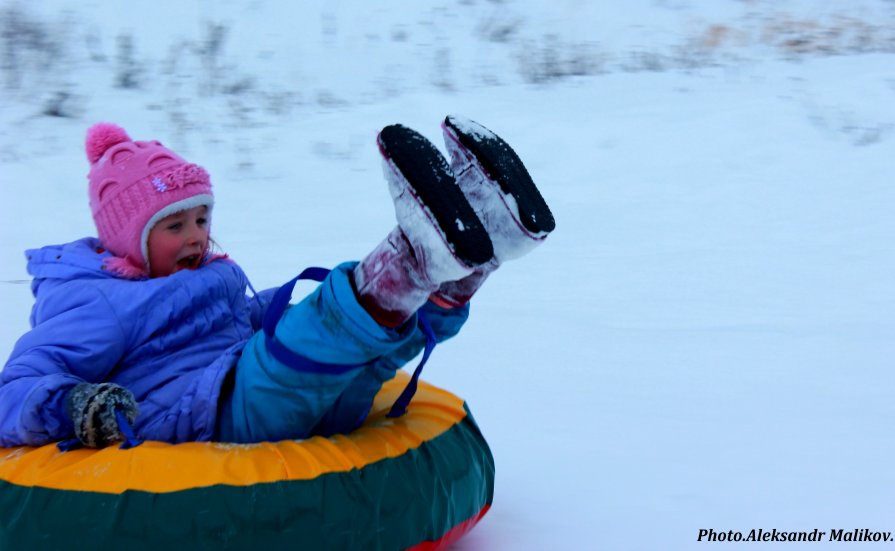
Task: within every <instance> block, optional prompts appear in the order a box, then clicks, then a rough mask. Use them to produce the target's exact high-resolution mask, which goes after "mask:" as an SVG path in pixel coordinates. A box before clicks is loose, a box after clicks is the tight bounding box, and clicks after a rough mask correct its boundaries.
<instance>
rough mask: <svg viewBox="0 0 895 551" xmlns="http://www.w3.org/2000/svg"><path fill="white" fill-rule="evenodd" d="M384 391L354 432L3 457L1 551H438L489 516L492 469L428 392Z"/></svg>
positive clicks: (481, 443) (477, 436)
mask: <svg viewBox="0 0 895 551" xmlns="http://www.w3.org/2000/svg"><path fill="white" fill-rule="evenodd" d="M407 379H408V376H407V374H405V373H404V372H399V374H398V377H396V378H395V379H393V380H392V381H390V382H389V383H387V384H386V385H385V386H384V387H383V388H382V390H381V391H380V392H379V394H378V395H377V397H376V401H375V402H374V405H373V409H372V411H371V414H370V416H369V418H368V419H367V421H365V422H364V424H363V425H362V426H361V427H360V428H359V429H358V430H356V431H354V432H352V433H351V434H348V435H336V436H333V437H329V438H323V437H314V438H310V439H307V440H295V441H292V440H289V441H282V442H277V443H261V444H224V443H214V442H201V443H200V442H190V443H184V444H176V445H172V444H166V443H161V442H145V443H144V444H142V445H141V446H138V447H136V448H132V449H129V450H121V449H118V448H117V447H110V448H106V449H102V450H87V449H81V450H74V451H69V452H64V453H63V452H60V451H59V450H58V449H57V447H56V446H55V445H47V446H43V447H40V448H27V447H23V448H0V549H91V550H94V549H153V550H154V549H159V548H161V549H164V550H165V551H169V550H171V549H180V548H183V549H249V548H253V549H254V548H261V549H286V548H288V549H408V548H410V549H441V548H444V547H447V546H448V545H450V544H451V543H452V542H454V541H456V540H457V539H458V538H459V537H461V536H462V535H463V534H465V533H466V532H467V531H469V530H470V529H471V528H472V527H473V526H474V525H475V524H476V522H478V520H479V519H480V518H481V517H482V516H483V515H484V514H485V513H486V512H487V510H488V508H489V506H490V504H491V500H492V497H493V493H494V460H493V458H492V456H491V451H490V450H489V448H488V445H487V443H486V442H485V440H484V438H483V437H482V434H481V432H480V431H479V429H478V427H477V425H476V423H475V421H474V420H473V418H472V415H471V414H470V412H469V410H468V408H467V407H466V404H465V403H464V402H463V401H462V400H460V399H459V398H457V397H456V396H454V395H452V394H450V393H449V392H447V391H444V390H441V389H439V388H437V387H434V386H432V385H428V384H426V383H423V382H420V386H419V390H418V392H417V394H416V396H415V397H414V399H413V402H412V403H411V405H410V408H409V409H408V411H407V413H406V414H405V415H404V416H403V417H399V418H395V419H390V418H386V416H385V414H386V412H387V411H388V409H389V407H390V406H391V404H392V403H393V402H394V401H395V399H396V397H397V396H398V395H399V394H400V392H401V390H402V389H403V388H404V386H405V385H406V383H407Z"/></svg>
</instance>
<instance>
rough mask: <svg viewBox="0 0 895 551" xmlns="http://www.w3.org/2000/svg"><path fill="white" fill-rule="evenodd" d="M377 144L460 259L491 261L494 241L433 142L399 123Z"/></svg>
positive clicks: (473, 262)
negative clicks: (428, 212)
mask: <svg viewBox="0 0 895 551" xmlns="http://www.w3.org/2000/svg"><path fill="white" fill-rule="evenodd" d="M377 142H378V144H379V150H380V152H381V153H382V155H383V156H384V157H385V158H386V159H388V160H390V161H392V162H393V163H394V164H395V166H396V167H397V168H398V170H400V171H401V174H402V175H403V176H404V179H405V180H407V183H408V184H409V185H410V187H411V188H412V189H413V192H414V194H415V195H416V196H417V198H418V199H419V201H420V202H421V203H423V204H424V205H425V206H426V207H427V208H428V209H429V211H430V212H431V213H432V216H434V217H435V222H436V223H437V224H438V227H439V228H441V231H442V233H443V234H444V236H445V238H446V239H447V242H448V243H450V244H451V246H452V247H453V248H454V254H455V255H456V256H457V258H459V259H460V260H462V261H463V262H465V263H466V264H467V265H469V266H478V265H480V264H484V263H485V262H488V261H489V260H491V258H492V257H493V256H494V247H493V246H492V244H491V238H490V237H488V232H487V231H485V227H484V226H483V225H482V221H481V220H479V217H478V215H476V213H475V211H474V210H473V209H472V206H470V204H469V202H468V201H467V200H466V197H465V196H464V195H463V192H462V191H461V190H460V186H458V185H457V182H456V180H454V175H453V174H452V173H451V167H450V165H449V164H448V162H447V160H445V158H444V156H443V155H442V154H441V153H440V152H439V151H438V149H437V148H436V147H435V146H434V145H433V144H432V142H430V141H429V140H427V139H426V138H425V137H424V136H422V135H421V134H419V133H418V132H416V131H415V130H413V129H410V128H407V127H406V126H403V125H400V124H393V125H389V126H386V127H385V128H383V129H382V131H381V132H380V133H379V138H378V139H377Z"/></svg>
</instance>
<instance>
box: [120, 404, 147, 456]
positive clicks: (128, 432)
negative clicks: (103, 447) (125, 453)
mask: <svg viewBox="0 0 895 551" xmlns="http://www.w3.org/2000/svg"><path fill="white" fill-rule="evenodd" d="M115 419H117V420H118V430H119V431H121V434H123V435H124V442H122V443H121V445H120V446H118V449H119V450H129V449H131V448H136V447H137V446H139V445H140V444H142V443H143V439H142V438H137V436H136V435H135V434H134V429H132V428H131V424H130V422H128V420H127V416H126V415H125V414H124V412H123V411H121V410H120V409H116V410H115Z"/></svg>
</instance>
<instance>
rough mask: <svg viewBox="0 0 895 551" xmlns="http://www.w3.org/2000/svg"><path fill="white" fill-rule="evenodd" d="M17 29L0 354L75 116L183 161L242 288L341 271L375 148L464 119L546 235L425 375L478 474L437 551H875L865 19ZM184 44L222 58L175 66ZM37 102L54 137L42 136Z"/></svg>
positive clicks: (881, 248) (590, 16)
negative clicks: (828, 538)
mask: <svg viewBox="0 0 895 551" xmlns="http://www.w3.org/2000/svg"><path fill="white" fill-rule="evenodd" d="M36 4H37V6H35V7H31V8H28V9H25V8H24V7H23V6H24V5H18V4H14V3H10V2H3V3H2V4H0V5H2V6H3V9H4V10H6V11H2V10H0V16H3V17H5V18H6V21H5V23H4V24H7V25H8V23H9V18H10V17H11V16H10V14H11V13H14V12H13V11H10V10H11V9H12V8H16V10H18V11H16V12H15V13H19V14H20V15H21V14H22V13H25V14H27V15H28V16H29V17H30V18H31V19H30V21H31V23H32V24H33V26H34V25H37V23H38V22H39V23H40V24H42V25H45V28H49V29H61V28H64V29H66V31H65V32H66V33H69V34H67V35H65V36H66V40H67V41H68V42H66V44H68V45H69V46H70V47H69V48H67V49H66V50H65V52H57V53H58V57H59V58H60V59H63V61H64V62H59V63H57V65H56V66H54V67H53V68H52V69H51V70H42V69H41V68H40V67H41V65H40V64H39V63H38V60H37V58H36V57H35V56H38V57H39V54H40V48H38V47H35V48H33V50H34V51H31V52H30V54H29V56H30V57H28V56H25V57H24V58H23V59H26V60H28V63H24V62H23V64H22V65H21V68H22V71H21V74H20V77H21V78H19V80H18V82H17V84H16V87H14V88H13V87H8V88H6V89H4V91H3V92H2V94H3V100H2V102H0V197H2V201H0V236H2V239H0V304H3V305H4V308H3V311H4V315H3V317H2V320H0V352H2V354H4V355H5V354H7V353H8V351H9V350H10V349H11V347H12V345H13V343H14V342H15V340H16V339H17V338H18V336H19V335H20V334H21V333H23V332H24V331H25V330H26V329H27V317H28V312H29V308H30V304H31V297H30V293H29V290H28V285H27V280H28V276H27V274H26V273H25V270H24V258H23V256H22V250H23V249H25V248H28V247H33V246H39V245H42V244H46V243H59V242H64V241H69V240H72V239H75V238H78V237H82V236H85V235H89V234H91V233H92V232H93V226H92V221H91V219H90V213H89V209H88V207H87V200H86V179H85V177H84V176H85V175H86V172H87V162H86V159H85V157H84V153H83V135H84V131H85V129H86V127H87V126H88V125H89V124H90V123H92V122H95V121H98V120H111V121H114V122H117V123H119V124H121V125H122V126H124V127H125V128H126V129H127V130H128V132H129V133H130V134H131V135H132V136H134V137H136V138H157V139H160V140H162V141H163V142H165V143H166V144H168V145H170V146H172V147H174V148H175V149H177V150H178V151H179V152H181V153H182V154H183V155H184V156H185V157H187V158H188V159H190V160H191V161H194V162H197V163H200V164H202V165H204V166H205V167H206V168H207V169H209V171H210V172H211V174H212V177H213V180H214V183H215V186H216V188H215V190H216V194H217V197H218V206H217V207H216V209H215V219H214V234H215V238H216V240H217V241H218V242H219V243H220V244H221V245H222V247H223V248H224V249H225V250H226V251H227V252H229V253H230V254H231V256H232V257H233V258H234V259H236V260H237V261H238V262H239V263H240V264H241V265H242V266H243V267H244V268H245V269H246V272H247V273H248V274H249V276H250V277H251V278H252V280H253V283H254V284H255V286H256V287H258V288H261V287H269V286H274V285H278V284H280V283H282V282H284V281H285V280H287V279H289V278H290V277H292V275H294V274H295V273H296V271H297V270H299V269H301V268H302V267H304V266H307V265H322V266H331V265H334V264H336V263H337V262H339V261H341V260H344V259H350V258H358V257H360V256H363V255H364V254H365V253H366V252H367V251H368V250H369V249H370V248H371V247H373V246H374V245H375V244H376V243H377V242H378V241H379V240H380V239H381V238H382V237H383V236H384V235H385V234H386V233H387V231H388V230H389V229H390V228H391V227H392V225H393V224H394V220H393V213H392V210H391V208H392V207H391V202H390V200H389V197H388V192H387V189H386V186H385V183H384V181H383V179H382V177H381V171H380V165H379V160H378V156H377V152H376V148H375V146H374V140H375V135H376V132H377V130H378V129H379V128H380V127H382V126H383V125H385V124H389V123H393V122H402V123H404V124H407V125H409V126H411V127H414V128H416V129H417V130H419V131H420V132H422V133H423V134H425V135H427V136H428V137H430V138H431V139H432V140H433V141H434V142H435V143H441V142H440V140H441V138H440V131H439V127H438V125H439V122H440V120H441V118H442V117H443V116H444V115H445V114H448V113H459V114H463V115H465V116H468V117H470V118H473V119H476V120H479V121H480V122H482V123H484V124H485V125H487V126H489V127H490V128H492V129H493V130H495V131H497V132H498V133H499V134H501V135H502V136H503V137H504V138H506V139H507V141H509V142H510V143H511V144H512V145H513V146H514V147H515V148H516V150H517V152H518V153H519V154H520V156H521V157H522V158H523V159H524V160H525V162H526V164H527V166H528V168H529V170H530V172H531V173H532V175H533V176H534V178H535V180H536V182H537V183H538V184H539V186H540V187H541V190H542V192H543V195H544V196H545V198H546V199H547V200H548V202H549V203H550V205H551V207H552V209H553V212H554V214H555V217H556V221H557V229H556V232H555V234H554V235H552V236H551V237H550V238H549V239H548V240H547V242H546V244H545V245H544V246H543V247H541V248H540V249H538V250H536V251H535V252H534V253H532V254H531V255H530V256H529V257H526V258H524V259H522V260H519V261H516V262H514V263H512V264H508V265H506V266H505V267H504V268H502V269H501V270H500V271H499V272H498V273H496V274H495V275H494V276H493V277H492V278H491V279H490V280H489V282H488V283H487V285H486V287H484V288H483V289H482V291H481V292H480V293H479V295H478V296H477V297H476V300H475V302H474V305H473V315H472V317H471V318H470V321H469V323H468V325H467V326H466V328H465V329H464V331H463V332H462V333H461V335H460V336H458V337H457V338H456V339H455V340H454V341H452V342H450V343H447V344H445V345H444V346H442V347H440V348H439V349H437V350H436V353H435V355H433V358H432V360H431V361H430V363H429V364H428V366H427V368H426V372H425V374H424V378H426V379H427V380H429V381H431V382H433V383H435V384H438V385H441V386H444V387H446V388H449V389H451V390H452V391H454V392H455V393H457V394H458V395H460V396H462V397H464V398H465V399H466V400H467V401H468V403H469V404H470V407H471V409H472V411H473V413H474V414H475V416H476V419H477V420H478V422H479V424H480V425H481V427H482V430H483V432H484V433H485V435H486V437H487V438H488V439H489V442H490V443H491V446H492V450H493V452H494V456H495V460H496V465H497V485H496V494H495V500H494V506H493V509H492V510H491V512H490V513H489V514H488V515H487V516H486V517H485V519H484V520H483V521H482V523H481V524H480V525H479V526H478V527H477V528H476V529H475V530H474V531H473V532H472V533H470V534H469V535H468V536H467V537H466V538H465V539H463V540H462V541H461V542H460V543H459V544H458V545H457V548H458V549H469V550H473V549H474V550H485V549H487V550H492V549H493V550H520V549H522V550H528V549H530V550H540V549H555V548H559V549H563V548H573V549H611V550H616V549H644V550H654V549H694V548H699V547H710V548H711V547H720V546H722V545H724V544H721V543H714V544H713V543H706V542H702V543H698V542H697V535H698V532H699V530H700V529H702V528H713V529H715V530H716V531H719V532H720V531H724V532H726V531H727V530H739V531H743V532H744V533H748V531H749V530H751V529H753V528H755V529H758V528H762V529H764V530H767V531H769V530H772V529H777V530H778V531H780V530H785V531H811V530H813V529H814V528H818V529H820V530H824V531H827V533H828V535H829V532H830V531H831V530H833V529H836V530H839V529H845V530H846V531H851V530H853V529H856V528H860V529H863V528H869V529H871V530H874V531H886V532H893V533H895V497H893V494H895V469H893V468H892V463H893V459H895V440H893V437H892V436H893V435H892V427H893V426H895V405H893V399H892V396H893V388H895V374H893V367H895V364H893V358H895V315H893V312H895V278H893V273H895V216H893V214H892V213H893V210H895V186H893V178H892V175H893V168H892V167H893V159H895V155H893V154H895V56H893V52H895V4H893V2H891V1H886V0H875V1H870V0H867V1H864V0H862V1H855V2H849V3H847V6H846V3H839V2H815V1H812V2H809V1H807V0H805V1H797V0H791V1H780V2H769V1H764V2H763V1H759V0H752V1H734V0H725V1H719V2H713V3H711V6H707V5H703V4H707V3H701V2H696V1H686V0H654V1H647V0H639V1H636V2H630V3H625V4H624V7H622V5H621V4H617V3H614V2H608V1H606V2H581V1H575V0H564V1H561V2H555V3H540V2H533V1H531V2H521V1H517V2H512V1H504V2H498V1H491V2H484V1H475V0H466V1H453V2H448V1H446V0H444V1H441V2H429V3H422V4H424V5H423V6H420V5H419V4H420V3H414V2H410V1H404V2H394V3H391V2H390V3H388V7H379V6H378V5H377V7H376V8H373V7H365V8H359V7H357V6H354V5H352V4H351V3H346V2H327V3H323V2H309V3H307V4H308V5H307V6H304V4H305V3H302V4H303V8H302V9H301V10H298V9H297V8H294V7H293V8H289V10H288V11H284V10H285V8H281V7H278V6H279V5H280V4H279V3H276V2H273V1H272V0H269V1H266V2H265V1H263V0H256V1H254V2H235V1H232V2H197V3H195V4H189V7H175V3H174V2H161V3H159V2H156V3H153V6H157V5H158V4H162V6H163V7H164V9H156V8H153V10H152V12H151V13H150V12H149V11H147V12H146V13H140V10H144V9H145V10H149V8H148V7H142V6H143V4H140V3H136V4H134V3H131V4H129V6H128V8H127V10H125V9H124V8H123V7H122V8H110V9H100V8H99V6H100V5H101V4H102V5H104V4H105V3H102V2H79V3H66V2H63V1H61V0H56V1H53V2H41V3H36ZM184 4H187V3H184ZM116 10H117V11H116ZM209 23H217V24H220V25H222V26H224V27H226V28H227V29H228V31H227V33H226V39H225V40H224V41H223V42H222V44H223V46H221V48H220V49H219V50H218V51H217V53H215V54H213V55H212V54H207V55H204V57H203V55H200V54H197V53H195V50H191V49H190V48H193V47H194V46H189V47H186V46H182V44H185V43H191V44H192V42H190V41H195V44H201V43H202V39H203V37H205V38H208V36H207V32H208V28H209V27H208V26H207V25H208V24H209ZM57 25H58V26H57ZM781 29H782V30H781ZM836 29H839V30H838V32H834V31H835V30H836ZM56 34H57V35H58V34H59V33H56ZM118 34H129V35H130V36H132V37H133V42H132V43H133V46H134V50H133V52H134V53H133V54H132V57H133V58H135V60H136V62H138V63H139V67H141V70H140V71H137V72H136V73H135V74H134V76H133V78H134V79H135V80H136V81H137V83H138V85H137V87H135V88H116V87H115V86H114V83H115V79H116V78H117V76H121V75H122V74H123V73H126V71H125V69H126V68H127V67H128V66H129V65H128V64H127V63H125V62H124V61H121V59H122V57H121V56H122V55H123V54H120V51H119V53H118V54H116V47H115V44H116V39H115V37H116V35H118ZM91 37H92V38H91ZM178 40H180V41H181V42H178ZM812 41H813V42H812ZM174 44H181V46H182V47H181V49H180V50H178V49H177V47H175V46H173V45H174ZM205 44H206V45H207V44H208V42H207V41H206V42H205ZM175 51H178V52H180V54H177V55H174V54H172V52H175ZM35 52H37V53H35ZM184 52H186V53H184ZM190 52H192V53H190ZM545 52H546V53H545ZM550 52H553V53H552V54H551V53H550ZM26 53H28V52H26ZM551 55H552V56H553V57H550V56H551ZM116 56H117V57H116ZM539 56H544V57H539ZM125 57H126V56H125ZM116 59H118V60H119V61H116ZM538 60H541V61H544V63H541V62H540V61H538ZM166 63H167V65H166ZM116 64H117V65H116ZM172 64H173V65H177V67H173V65H172ZM6 67H7V69H6V71H5V72H4V78H7V81H6V82H5V83H4V85H6V86H9V80H8V77H9V75H10V74H11V73H10V70H9V66H8V65H7V66H6ZM172 67H173V68H172ZM551 67H552V68H554V69H556V68H559V69H561V70H552V71H551V70H548V69H550V68H551ZM243 79H245V80H243ZM240 82H243V88H238V85H239V83H240ZM228 87H229V88H228ZM232 87H236V88H232ZM58 92H65V93H66V94H68V96H66V97H67V98H68V99H65V100H62V101H61V102H59V103H58V107H60V109H61V110H62V111H64V112H65V113H67V114H69V115H71V116H70V117H67V118H59V117H49V116H43V115H41V114H40V113H41V112H42V111H44V110H46V107H47V105H52V104H53V98H54V97H57V96H58ZM742 545H743V544H740V546H742ZM793 545H797V544H784V543H776V544H775V543H756V544H753V547H755V548H758V547H761V548H763V549H765V548H769V549H774V548H789V547H792V546H793ZM863 545H866V544H860V543H856V544H848V543H835V542H834V543H830V542H826V543H819V544H814V546H813V548H836V549H839V548H846V549H848V548H852V547H855V548H858V547H861V546H863ZM874 547H875V548H882V549H885V548H895V542H890V543H885V544H876V545H875V546H874Z"/></svg>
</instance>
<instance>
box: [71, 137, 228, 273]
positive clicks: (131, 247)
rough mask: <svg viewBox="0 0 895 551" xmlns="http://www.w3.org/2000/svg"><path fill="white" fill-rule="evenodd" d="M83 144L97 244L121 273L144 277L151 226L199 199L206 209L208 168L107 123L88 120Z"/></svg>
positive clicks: (209, 202) (211, 202) (209, 196)
mask: <svg viewBox="0 0 895 551" xmlns="http://www.w3.org/2000/svg"><path fill="white" fill-rule="evenodd" d="M85 146H86V151H87V160H88V161H90V172H89V173H88V174H87V180H88V191H89V195H90V210H91V212H92V213H93V221H94V222H95V223H96V230H97V232H98V237H99V240H100V241H101V242H102V244H103V246H104V247H105V248H106V250H108V251H109V252H111V253H112V254H113V255H115V256H116V257H117V258H116V259H113V260H112V261H111V262H107V265H108V266H110V267H111V268H112V269H114V270H115V271H116V272H118V273H120V274H121V275H125V276H128V277H146V276H148V275H149V254H148V250H147V241H148V239H149V232H150V230H152V227H153V226H154V225H155V224H156V223H157V222H158V221H159V220H161V219H162V218H165V217H166V216H170V215H172V214H174V213H177V212H180V211H184V210H188V209H191V208H193V207H198V206H201V205H205V206H207V207H208V209H209V213H210V211H211V208H212V207H213V206H214V196H213V194H212V192H211V180H210V179H209V177H208V173H207V172H205V169H203V168H202V167H200V166H198V165H194V164H191V163H187V162H186V161H185V160H184V159H183V158H181V157H180V156H179V155H177V154H176V153H174V152H173V151H171V150H170V149H168V148H166V147H165V146H163V145H162V144H161V143H159V142H157V141H154V140H153V141H148V142H141V141H134V140H131V138H130V136H128V135H127V132H125V131H124V129H123V128H121V127H120V126H117V125H115V124H111V123H99V124H95V125H93V126H91V127H90V128H89V129H88V130H87V139H86V142H85Z"/></svg>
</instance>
